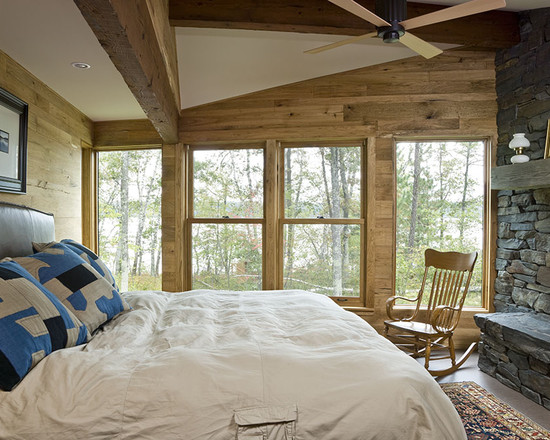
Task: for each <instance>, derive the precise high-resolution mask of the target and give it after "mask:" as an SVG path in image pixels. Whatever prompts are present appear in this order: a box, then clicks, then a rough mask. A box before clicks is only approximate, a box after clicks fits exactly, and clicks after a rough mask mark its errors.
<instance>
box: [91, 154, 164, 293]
mask: <svg viewBox="0 0 550 440" xmlns="http://www.w3.org/2000/svg"><path fill="white" fill-rule="evenodd" d="M97 155H98V235H99V255H100V256H101V258H102V259H103V260H104V261H105V263H106V264H107V266H108V267H110V268H111V270H112V271H113V274H114V276H115V279H116V281H117V284H118V285H119V286H120V288H121V290H123V291H126V290H147V289H156V290H160V289H161V256H162V254H161V150H160V149H157V150H126V151H112V152H103V151H102V152H98V154H97Z"/></svg>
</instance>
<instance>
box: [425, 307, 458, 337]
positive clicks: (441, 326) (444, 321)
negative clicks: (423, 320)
mask: <svg viewBox="0 0 550 440" xmlns="http://www.w3.org/2000/svg"><path fill="white" fill-rule="evenodd" d="M459 316H460V308H459V307H449V306H445V305H441V306H437V307H436V308H435V309H434V310H433V312H432V317H431V319H430V324H431V325H432V327H433V328H435V329H436V330H437V331H438V332H441V333H448V332H452V331H453V330H454V329H455V327H456V326H457V324H458V317H459Z"/></svg>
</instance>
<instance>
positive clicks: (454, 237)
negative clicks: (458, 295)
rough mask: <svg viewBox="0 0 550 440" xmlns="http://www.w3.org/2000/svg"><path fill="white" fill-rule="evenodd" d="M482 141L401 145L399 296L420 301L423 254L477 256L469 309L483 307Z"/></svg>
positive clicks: (398, 157) (398, 173) (398, 160)
mask: <svg viewBox="0 0 550 440" xmlns="http://www.w3.org/2000/svg"><path fill="white" fill-rule="evenodd" d="M485 150H486V144H485V142H484V141H419V142H405V141H403V142H397V144H396V176H397V225H396V294H397V295H401V296H406V297H410V298H413V297H416V295H417V293H418V289H419V288H420V283H421V280H422V275H423V271H424V250H425V249H427V248H433V249H437V250H440V251H456V252H473V251H478V254H479V256H478V260H477V263H476V267H475V270H474V274H473V277H472V281H471V283H470V291H469V294H468V297H467V298H466V302H465V305H466V306H473V307H480V306H481V305H482V290H483V289H482V286H483V282H482V274H483V237H484V234H483V231H484V212H485V205H484V193H485V185H486V183H485V178H484V176H485Z"/></svg>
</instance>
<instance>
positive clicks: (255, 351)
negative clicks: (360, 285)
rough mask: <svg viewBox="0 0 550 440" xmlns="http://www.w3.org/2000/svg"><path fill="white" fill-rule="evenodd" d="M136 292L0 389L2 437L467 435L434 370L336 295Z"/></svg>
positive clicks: (386, 439) (425, 438) (382, 439)
mask: <svg viewBox="0 0 550 440" xmlns="http://www.w3.org/2000/svg"><path fill="white" fill-rule="evenodd" d="M124 297H125V299H126V300H127V302H128V303H129V304H130V305H131V306H132V308H133V310H131V311H129V312H125V313H123V314H122V315H119V316H118V317H117V318H115V319H113V320H112V321H110V322H109V323H107V324H106V325H105V326H104V327H103V328H102V329H100V331H98V332H97V333H96V334H95V335H94V337H93V338H92V339H91V341H90V342H88V343H87V344H86V345H82V346H78V347H73V348H68V349H63V350H59V351H56V352H54V353H52V354H51V355H49V356H47V357H46V358H45V359H44V360H42V361H41V362H40V363H39V364H38V365H37V366H36V367H35V368H34V369H33V370H32V371H31V372H30V373H29V374H28V375H27V376H26V377H25V379H24V380H23V381H22V382H21V383H20V384H19V385H18V386H17V387H16V388H15V389H14V390H12V391H11V392H0V438H2V439H10V440H12V439H43V440H49V439H52V440H53V439H55V440H62V439H154V440H163V439H228V440H229V439H242V438H247V439H251V438H263V439H299V440H305V439H327V440H328V439H339V440H342V439H376V440H390V439H396V440H397V439H399V440H407V439H422V440H430V439H434V440H445V439H449V440H460V439H466V434H465V432H464V428H463V425H462V423H461V421H460V418H459V416H458V414H457V412H456V410H455V408H454V407H453V405H452V403H451V402H450V401H449V399H448V398H447V397H446V395H445V394H444V393H443V392H442V391H441V389H440V387H439V385H438V384H437V383H436V382H435V380H434V379H433V378H432V377H431V376H430V375H429V374H428V373H427V372H426V371H425V370H424V368H422V367H421V366H420V365H419V364H418V363H417V362H416V361H415V360H414V359H411V358H410V357H408V356H407V355H405V354H403V353H402V352H401V351H400V350H398V349H397V348H396V347H394V346H393V345H392V344H391V343H390V342H388V341H387V340H386V339H384V338H383V337H381V336H380V335H378V334H377V332H376V331H375V330H374V329H373V328H372V327H371V326H370V325H368V324H367V323H366V322H365V321H364V320H362V319H361V318H359V317H357V316H356V315H355V314H353V313H351V312H347V311H345V310H343V309H342V308H340V307H339V306H338V305H336V304H335V303H334V302H333V301H332V300H331V299H329V298H327V297H324V296H322V295H318V294H314V293H309V292H304V291H261V292H234V291H208V290H195V291H190V292H184V293H167V292H151V291H143V292H129V293H125V294H124Z"/></svg>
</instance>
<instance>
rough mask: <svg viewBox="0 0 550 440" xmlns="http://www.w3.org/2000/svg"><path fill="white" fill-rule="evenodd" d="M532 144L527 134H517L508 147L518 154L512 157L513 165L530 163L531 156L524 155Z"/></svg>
mask: <svg viewBox="0 0 550 440" xmlns="http://www.w3.org/2000/svg"><path fill="white" fill-rule="evenodd" d="M529 145H531V142H529V139H527V138H526V137H525V133H515V134H514V137H513V139H512V140H511V141H510V143H509V144H508V146H509V147H510V148H511V149H512V150H514V151H515V152H516V154H515V156H512V159H511V162H512V163H525V162H529V156H527V155H525V154H523V150H524V149H525V148H529Z"/></svg>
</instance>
